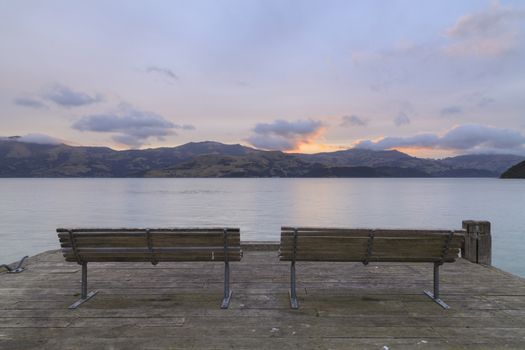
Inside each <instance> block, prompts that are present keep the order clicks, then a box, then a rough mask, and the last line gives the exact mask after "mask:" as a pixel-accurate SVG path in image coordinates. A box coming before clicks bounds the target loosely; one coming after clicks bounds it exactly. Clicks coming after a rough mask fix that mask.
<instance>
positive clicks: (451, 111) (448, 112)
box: [441, 106, 463, 116]
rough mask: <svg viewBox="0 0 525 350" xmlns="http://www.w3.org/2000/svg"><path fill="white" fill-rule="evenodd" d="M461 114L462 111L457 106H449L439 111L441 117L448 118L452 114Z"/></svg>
mask: <svg viewBox="0 0 525 350" xmlns="http://www.w3.org/2000/svg"><path fill="white" fill-rule="evenodd" d="M461 112H463V109H461V107H459V106H449V107H445V108H443V109H441V115H442V116H450V115H453V114H459V113H461Z"/></svg>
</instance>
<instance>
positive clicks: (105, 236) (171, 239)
mask: <svg viewBox="0 0 525 350" xmlns="http://www.w3.org/2000/svg"><path fill="white" fill-rule="evenodd" d="M57 233H58V238H59V240H60V245H61V247H62V254H63V255H64V258H65V259H66V261H71V262H77V263H78V264H80V265H82V288H81V299H80V300H78V301H76V302H75V303H73V304H72V305H71V306H70V307H69V308H70V309H74V308H77V307H78V306H79V305H81V304H82V303H84V302H86V301H87V300H89V299H90V298H92V297H93V296H94V295H95V294H96V293H97V291H92V292H89V293H88V291H87V263H88V262H151V263H152V264H153V265H156V264H157V263H159V262H165V261H221V262H224V298H223V300H222V303H221V308H222V309H226V308H228V305H229V303H230V298H231V295H232V291H231V290H230V265H229V262H230V261H240V260H241V257H242V251H241V245H240V230H239V229H238V228H158V229H127V228H121V229H114V228H109V229H108V228H89V229H84V228H77V229H66V228H59V229H57Z"/></svg>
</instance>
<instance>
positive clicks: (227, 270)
mask: <svg viewBox="0 0 525 350" xmlns="http://www.w3.org/2000/svg"><path fill="white" fill-rule="evenodd" d="M223 238H224V294H223V299H222V302H221V309H227V308H228V306H230V300H231V297H232V290H231V289H230V259H229V255H228V254H229V247H228V229H227V228H225V229H224V230H223Z"/></svg>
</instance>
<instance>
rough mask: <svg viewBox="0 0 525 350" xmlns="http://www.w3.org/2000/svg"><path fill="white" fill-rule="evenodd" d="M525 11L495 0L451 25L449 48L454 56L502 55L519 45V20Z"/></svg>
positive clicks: (448, 35)
mask: <svg viewBox="0 0 525 350" xmlns="http://www.w3.org/2000/svg"><path fill="white" fill-rule="evenodd" d="M523 19H525V11H524V10H519V9H513V8H510V7H503V6H501V5H499V3H497V2H496V3H493V4H492V5H491V6H490V7H489V8H487V9H485V10H483V11H480V12H476V13H472V14H468V15H465V16H463V17H461V18H459V19H458V20H457V21H456V23H455V24H454V25H453V26H452V27H450V28H448V29H447V30H446V32H445V35H446V36H447V37H448V38H449V39H450V40H451V41H452V43H450V44H449V45H448V46H446V47H445V52H446V53H448V54H450V55H452V56H498V55H501V54H504V53H507V52H509V51H511V50H513V49H515V48H516V47H517V46H518V45H519V43H520V39H519V35H518V33H519V30H518V27H517V25H518V23H519V21H521V20H523Z"/></svg>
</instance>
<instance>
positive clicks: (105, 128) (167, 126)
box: [72, 104, 195, 147]
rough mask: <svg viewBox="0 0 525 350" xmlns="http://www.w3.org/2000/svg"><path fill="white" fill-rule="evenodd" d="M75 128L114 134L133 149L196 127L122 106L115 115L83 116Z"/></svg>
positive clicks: (118, 140)
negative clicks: (151, 140)
mask: <svg viewBox="0 0 525 350" xmlns="http://www.w3.org/2000/svg"><path fill="white" fill-rule="evenodd" d="M72 127H73V129H76V130H80V131H93V132H102V133H113V134H114V135H113V137H112V138H113V140H114V141H116V142H118V143H120V144H124V145H128V146H131V147H140V146H142V145H143V144H145V143H146V142H147V139H149V138H151V137H153V138H156V139H157V140H161V141H162V140H164V138H165V137H166V136H169V135H176V134H177V133H176V130H177V129H182V130H193V129H195V127H194V126H193V125H182V126H181V125H178V124H175V123H173V122H171V121H169V120H166V119H164V117H162V116H160V115H158V114H155V113H153V112H147V111H141V110H137V109H134V108H133V107H131V106H129V105H125V104H123V105H121V106H120V107H119V109H118V110H117V111H116V112H114V113H108V114H97V115H90V116H85V117H82V118H81V119H80V120H78V121H77V122H76V123H74V124H73V126H72Z"/></svg>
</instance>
